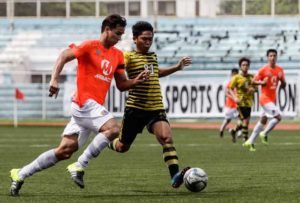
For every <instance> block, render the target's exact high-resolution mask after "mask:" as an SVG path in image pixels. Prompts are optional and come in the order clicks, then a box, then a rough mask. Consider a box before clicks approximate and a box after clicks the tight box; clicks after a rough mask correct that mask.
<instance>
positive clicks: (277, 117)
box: [275, 114, 281, 122]
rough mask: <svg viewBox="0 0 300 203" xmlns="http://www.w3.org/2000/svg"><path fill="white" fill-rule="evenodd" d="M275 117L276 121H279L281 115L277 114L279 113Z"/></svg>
mask: <svg viewBox="0 0 300 203" xmlns="http://www.w3.org/2000/svg"><path fill="white" fill-rule="evenodd" d="M275 118H276V119H277V120H278V122H280V121H281V115H280V114H279V115H277V116H275Z"/></svg>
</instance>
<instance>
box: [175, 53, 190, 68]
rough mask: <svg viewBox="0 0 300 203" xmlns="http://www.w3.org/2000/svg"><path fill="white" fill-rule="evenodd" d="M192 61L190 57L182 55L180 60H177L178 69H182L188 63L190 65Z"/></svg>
mask: <svg viewBox="0 0 300 203" xmlns="http://www.w3.org/2000/svg"><path fill="white" fill-rule="evenodd" d="M191 63H192V59H191V58H190V57H188V56H186V57H183V58H181V59H180V60H179V62H178V64H177V65H178V69H179V70H182V69H183V68H184V67H185V66H188V65H190V64H191Z"/></svg>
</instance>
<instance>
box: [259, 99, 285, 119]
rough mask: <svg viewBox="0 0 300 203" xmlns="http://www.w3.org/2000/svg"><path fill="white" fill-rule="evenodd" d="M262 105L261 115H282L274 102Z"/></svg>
mask: <svg viewBox="0 0 300 203" xmlns="http://www.w3.org/2000/svg"><path fill="white" fill-rule="evenodd" d="M261 107H262V109H263V112H262V113H261V117H263V116H267V117H268V118H273V117H275V116H278V115H281V112H280V110H279V108H278V107H277V106H276V105H275V104H274V103H273V102H269V103H266V104H265V105H263V106H261Z"/></svg>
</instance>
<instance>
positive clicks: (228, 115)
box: [220, 68, 239, 138]
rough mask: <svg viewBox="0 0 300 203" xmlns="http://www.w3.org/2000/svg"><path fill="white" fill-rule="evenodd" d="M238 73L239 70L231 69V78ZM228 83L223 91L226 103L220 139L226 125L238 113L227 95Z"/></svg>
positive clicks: (229, 95)
mask: <svg viewBox="0 0 300 203" xmlns="http://www.w3.org/2000/svg"><path fill="white" fill-rule="evenodd" d="M238 73H239V70H238V69H237V68H233V69H231V78H232V77H233V76H235V75H236V74H238ZM229 86H230V81H228V83H227V85H226V89H225V95H226V101H225V115H224V116H225V118H224V120H223V123H222V125H221V127H220V137H221V138H222V137H223V135H224V130H225V129H226V127H227V125H228V124H229V123H230V122H231V120H232V119H233V118H236V117H237V115H238V111H237V109H236V107H237V105H236V103H235V101H234V99H233V97H232V96H231V94H229V91H228V90H229V88H230V87H229Z"/></svg>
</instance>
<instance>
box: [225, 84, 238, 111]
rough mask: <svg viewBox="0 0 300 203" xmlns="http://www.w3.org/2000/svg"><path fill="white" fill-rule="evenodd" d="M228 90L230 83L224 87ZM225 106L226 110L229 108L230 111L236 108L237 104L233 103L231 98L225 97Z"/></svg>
mask: <svg viewBox="0 0 300 203" xmlns="http://www.w3.org/2000/svg"><path fill="white" fill-rule="evenodd" d="M229 88H230V81H229V82H228V83H227V85H226V89H229ZM225 106H226V107H228V108H231V109H235V108H236V107H237V104H236V103H235V101H234V100H233V99H232V98H230V97H228V96H226V101H225Z"/></svg>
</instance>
